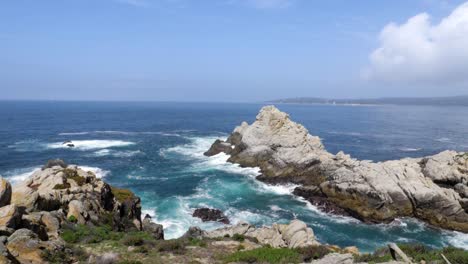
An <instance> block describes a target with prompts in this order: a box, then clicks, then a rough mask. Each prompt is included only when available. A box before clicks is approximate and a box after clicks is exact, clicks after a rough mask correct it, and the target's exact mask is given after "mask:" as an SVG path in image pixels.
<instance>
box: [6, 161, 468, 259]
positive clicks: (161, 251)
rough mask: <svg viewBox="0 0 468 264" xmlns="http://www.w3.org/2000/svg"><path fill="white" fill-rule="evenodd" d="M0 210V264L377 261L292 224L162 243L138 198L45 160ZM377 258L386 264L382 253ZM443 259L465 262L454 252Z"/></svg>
mask: <svg viewBox="0 0 468 264" xmlns="http://www.w3.org/2000/svg"><path fill="white" fill-rule="evenodd" d="M0 205H1V206H0V263H31V264H35V263H119V264H129V263H133V264H137V263H231V262H235V263H342V264H351V263H355V262H359V263H366V261H370V260H373V259H382V256H380V255H381V254H382V253H379V255H375V256H374V255H368V254H360V253H359V250H358V249H357V248H356V247H352V246H351V247H347V248H343V249H342V248H339V247H337V246H334V245H324V244H321V243H320V242H319V241H317V240H316V238H315V235H314V232H313V230H312V229H311V228H309V227H307V225H306V224H305V223H304V222H302V221H299V220H294V221H292V222H291V223H289V224H273V225H272V226H270V227H265V226H264V227H255V226H253V225H250V224H248V223H237V224H236V225H226V227H224V228H220V229H216V230H212V231H205V230H201V229H200V228H198V227H191V228H190V229H189V230H188V231H187V232H186V234H185V235H184V236H183V237H181V238H179V239H172V240H164V231H163V226H162V225H159V224H156V223H154V222H153V221H152V219H151V217H150V216H148V215H147V216H145V217H144V219H142V217H141V203H140V198H139V197H138V196H136V195H135V194H133V193H132V192H131V191H129V190H125V189H119V188H116V187H112V186H110V185H108V184H107V183H105V182H104V181H103V180H101V179H99V178H97V177H96V175H94V173H92V172H90V171H84V170H83V169H81V168H80V167H79V166H76V165H67V164H66V163H65V162H63V161H61V160H53V161H49V162H48V163H47V164H46V165H45V166H44V167H43V168H42V170H40V171H37V172H35V173H34V174H33V175H31V176H30V178H29V179H27V180H26V181H24V182H22V183H19V184H18V185H15V186H11V185H10V183H9V182H8V181H7V180H5V179H3V178H0ZM197 216H198V217H201V218H202V219H205V220H206V221H226V220H228V219H227V218H225V216H224V215H223V214H222V212H221V211H219V210H215V209H209V208H200V210H198V211H197ZM451 250H452V249H451ZM384 253H385V254H386V255H385V256H386V260H389V258H390V253H389V251H388V250H387V249H386V251H385V252H384ZM449 253H450V254H451V255H450V257H453V258H461V259H468V256H467V254H466V252H465V251H463V250H460V249H454V250H452V251H450V252H449ZM389 263H399V262H389Z"/></svg>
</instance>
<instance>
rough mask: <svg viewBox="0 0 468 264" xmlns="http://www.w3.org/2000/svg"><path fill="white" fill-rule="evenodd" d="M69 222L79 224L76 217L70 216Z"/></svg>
mask: <svg viewBox="0 0 468 264" xmlns="http://www.w3.org/2000/svg"><path fill="white" fill-rule="evenodd" d="M68 222H70V223H76V222H78V219H76V217H75V216H74V215H70V217H68Z"/></svg>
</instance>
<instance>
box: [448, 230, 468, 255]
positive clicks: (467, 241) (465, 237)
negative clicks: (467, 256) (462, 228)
mask: <svg viewBox="0 0 468 264" xmlns="http://www.w3.org/2000/svg"><path fill="white" fill-rule="evenodd" d="M446 233H447V234H446V236H447V240H448V241H449V243H450V244H451V245H453V246H454V247H458V248H462V249H464V250H468V234H464V233H461V232H456V231H446Z"/></svg>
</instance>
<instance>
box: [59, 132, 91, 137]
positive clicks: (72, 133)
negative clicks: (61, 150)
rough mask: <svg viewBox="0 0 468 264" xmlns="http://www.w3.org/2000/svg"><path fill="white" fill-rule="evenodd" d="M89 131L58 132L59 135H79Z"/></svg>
mask: <svg viewBox="0 0 468 264" xmlns="http://www.w3.org/2000/svg"><path fill="white" fill-rule="evenodd" d="M87 134H89V132H63V133H59V136H80V135H87Z"/></svg>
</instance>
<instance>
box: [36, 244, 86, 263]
mask: <svg viewBox="0 0 468 264" xmlns="http://www.w3.org/2000/svg"><path fill="white" fill-rule="evenodd" d="M70 253H71V254H70ZM41 257H42V258H43V259H44V260H45V261H47V262H49V263H51V264H63V263H75V262H76V260H78V261H83V262H84V261H86V260H87V258H88V255H87V254H86V252H85V251H84V250H83V249H82V248H79V247H73V246H70V245H68V246H67V247H66V250H64V251H55V252H51V251H50V250H48V249H44V250H43V251H42V253H41ZM80 263H81V262H80Z"/></svg>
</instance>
